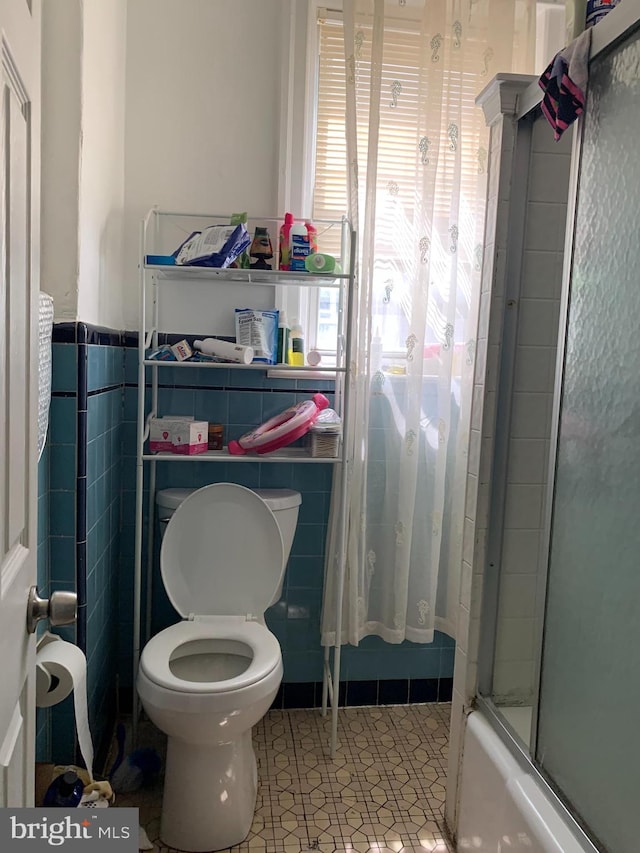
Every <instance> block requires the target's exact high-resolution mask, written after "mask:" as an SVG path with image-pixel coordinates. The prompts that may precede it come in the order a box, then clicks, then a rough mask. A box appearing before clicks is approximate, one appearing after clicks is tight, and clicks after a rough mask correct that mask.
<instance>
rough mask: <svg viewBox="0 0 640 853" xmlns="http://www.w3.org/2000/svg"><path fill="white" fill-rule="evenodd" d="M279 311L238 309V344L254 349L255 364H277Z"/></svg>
mask: <svg viewBox="0 0 640 853" xmlns="http://www.w3.org/2000/svg"><path fill="white" fill-rule="evenodd" d="M278 313H279V312H278V310H277V308H274V309H270V310H259V309H257V308H256V309H254V308H236V311H235V317H236V342H237V343H238V344H240V345H241V346H243V347H252V348H253V360H254V362H258V363H262V364H275V363H276V356H277V351H278Z"/></svg>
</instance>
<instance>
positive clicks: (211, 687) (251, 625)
mask: <svg viewBox="0 0 640 853" xmlns="http://www.w3.org/2000/svg"><path fill="white" fill-rule="evenodd" d="M199 640H201V641H205V642H206V641H208V640H210V641H213V642H215V641H216V640H218V641H220V642H224V641H231V642H236V643H239V644H241V645H243V646H245V647H247V648H248V649H249V651H250V653H251V655H252V657H251V659H250V661H249V665H248V666H247V668H246V669H245V670H244V671H243V672H241V673H240V674H239V675H236V676H235V677H233V678H227V679H224V680H220V681H191V680H187V679H183V678H180V677H178V676H176V675H175V674H174V673H173V672H172V671H171V668H170V663H171V661H172V659H173V658H172V655H173V653H174V652H175V651H177V650H178V649H179V648H180V647H181V646H183V645H184V644H185V643H190V642H194V641H196V642H197V641H199ZM211 653H213V654H216V649H215V647H213V648H212V649H211V650H210V651H209V652H207V651H206V650H205V651H203V652H202V654H211ZM280 660H281V652H280V645H279V643H278V640H277V639H276V638H275V636H274V635H273V634H272V633H271V631H269V629H268V628H266V627H265V626H264V625H262V624H260V623H259V622H247V621H246V619H244V618H243V617H238V616H216V617H210V618H205V619H196V620H195V621H188V622H178V623H177V624H176V625H171V626H170V627H169V628H165V629H164V630H163V631H160V633H159V634H156V635H155V637H152V638H151V639H150V640H149V642H148V643H147V645H146V646H145V647H144V649H143V652H142V655H141V658H140V669H141V670H142V671H143V672H144V674H145V675H146V676H147V678H149V680H150V681H152V682H154V684H157V685H159V686H160V687H164V688H165V689H167V690H174V691H176V692H177V693H191V694H205V693H206V694H215V693H231V692H233V691H234V690H241V689H243V688H245V687H249V686H251V685H252V684H255V683H256V682H258V681H261V680H262V679H264V678H266V677H267V676H268V675H269V674H270V673H271V672H272V671H273V670H274V669H276V668H277V667H278V666H279V664H280Z"/></svg>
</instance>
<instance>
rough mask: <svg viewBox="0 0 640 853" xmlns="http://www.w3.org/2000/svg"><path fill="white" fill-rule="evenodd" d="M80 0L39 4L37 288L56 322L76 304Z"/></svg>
mask: <svg viewBox="0 0 640 853" xmlns="http://www.w3.org/2000/svg"><path fill="white" fill-rule="evenodd" d="M81 9H82V4H81V0H56V3H55V4H54V3H43V4H42V211H41V214H42V219H41V287H42V289H43V290H46V291H47V293H50V294H51V296H53V299H54V305H55V318H56V320H75V319H76V311H77V307H78V159H79V155H80V91H81V81H80V68H81V59H82V15H81Z"/></svg>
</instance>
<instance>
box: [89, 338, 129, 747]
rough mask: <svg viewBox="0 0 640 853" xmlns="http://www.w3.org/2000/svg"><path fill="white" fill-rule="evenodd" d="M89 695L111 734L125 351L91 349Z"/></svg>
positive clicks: (96, 731) (96, 730) (99, 730)
mask: <svg viewBox="0 0 640 853" xmlns="http://www.w3.org/2000/svg"><path fill="white" fill-rule="evenodd" d="M87 350H88V352H87V388H88V393H87V469H86V470H87V476H86V483H87V487H86V491H87V500H86V529H87V536H86V540H87V555H86V556H87V563H86V565H87V568H86V583H87V618H86V626H87V692H88V702H89V709H90V719H91V723H92V733H93V736H94V738H95V739H96V740H97V741H98V742H103V741H104V740H105V739H106V738H107V737H108V735H109V731H108V726H109V724H110V722H111V721H112V719H113V711H114V696H115V685H116V674H117V667H118V655H117V646H118V636H117V620H116V618H115V617H116V614H117V612H118V603H119V602H118V575H119V564H120V517H121V483H120V480H121V443H122V402H123V399H122V388H123V381H124V373H123V370H124V365H123V351H122V348H121V347H110V346H101V345H91V344H90V345H89V346H88V347H87Z"/></svg>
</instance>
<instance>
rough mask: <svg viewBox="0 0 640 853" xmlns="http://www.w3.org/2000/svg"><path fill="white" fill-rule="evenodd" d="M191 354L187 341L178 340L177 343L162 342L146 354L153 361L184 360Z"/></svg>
mask: <svg viewBox="0 0 640 853" xmlns="http://www.w3.org/2000/svg"><path fill="white" fill-rule="evenodd" d="M192 355H193V350H192V349H191V347H190V346H189V344H188V343H187V341H184V340H182V341H178V343H177V344H164V345H163V346H161V347H158V349H155V350H153V351H152V352H150V353H149V355H148V356H147V358H148V359H151V360H153V361H186V360H187V359H188V358H191V356H192Z"/></svg>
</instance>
